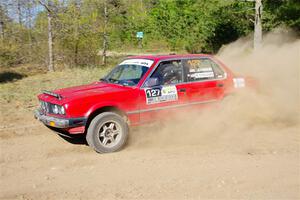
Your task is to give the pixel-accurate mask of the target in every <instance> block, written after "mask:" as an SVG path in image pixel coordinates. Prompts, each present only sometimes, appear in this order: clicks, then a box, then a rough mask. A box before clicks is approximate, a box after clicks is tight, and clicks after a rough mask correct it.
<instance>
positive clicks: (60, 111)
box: [58, 106, 66, 115]
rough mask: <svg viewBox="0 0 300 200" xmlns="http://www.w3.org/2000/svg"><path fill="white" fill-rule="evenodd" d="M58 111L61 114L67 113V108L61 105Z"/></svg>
mask: <svg viewBox="0 0 300 200" xmlns="http://www.w3.org/2000/svg"><path fill="white" fill-rule="evenodd" d="M58 113H59V114H61V115H64V114H66V111H65V108H64V107H63V106H60V109H59V110H58Z"/></svg>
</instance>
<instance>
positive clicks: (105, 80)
mask: <svg viewBox="0 0 300 200" xmlns="http://www.w3.org/2000/svg"><path fill="white" fill-rule="evenodd" d="M100 81H103V82H108V80H107V79H106V78H100Z"/></svg>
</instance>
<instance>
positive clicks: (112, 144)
mask: <svg viewBox="0 0 300 200" xmlns="http://www.w3.org/2000/svg"><path fill="white" fill-rule="evenodd" d="M112 124H114V125H112ZM111 127H112V128H111ZM128 132H129V128H128V124H127V123H126V121H125V120H124V118H123V117H122V116H120V115H118V114H116V113H113V112H104V113H100V114H99V115H97V116H96V117H95V118H94V119H93V120H92V121H91V123H90V125H89V128H88V130H87V134H86V141H87V143H88V145H89V146H90V147H92V148H93V149H94V150H95V151H96V152H98V153H110V152H115V151H118V150H120V149H121V148H122V147H123V146H124V145H125V143H126V140H127V137H128Z"/></svg>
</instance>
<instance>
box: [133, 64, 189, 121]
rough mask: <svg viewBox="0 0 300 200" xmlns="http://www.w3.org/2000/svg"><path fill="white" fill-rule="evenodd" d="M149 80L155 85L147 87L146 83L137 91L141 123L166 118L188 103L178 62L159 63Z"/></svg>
mask: <svg viewBox="0 0 300 200" xmlns="http://www.w3.org/2000/svg"><path fill="white" fill-rule="evenodd" d="M150 78H151V79H156V80H157V84H155V85H152V86H151V85H150V86H147V81H146V84H144V86H143V87H141V89H140V91H139V93H140V94H139V102H140V121H141V123H146V122H150V121H154V120H160V119H163V118H168V117H169V116H170V115H171V114H172V113H173V112H175V111H176V110H178V109H179V108H181V107H183V105H184V104H186V103H188V96H187V88H186V85H185V83H184V81H183V80H184V79H183V68H182V65H181V61H180V60H172V61H163V62H161V63H160V64H159V65H158V67H157V68H156V70H155V71H154V73H153V74H152V75H151V76H150ZM148 80H149V79H148Z"/></svg>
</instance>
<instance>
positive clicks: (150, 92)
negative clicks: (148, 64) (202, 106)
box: [145, 85, 178, 104]
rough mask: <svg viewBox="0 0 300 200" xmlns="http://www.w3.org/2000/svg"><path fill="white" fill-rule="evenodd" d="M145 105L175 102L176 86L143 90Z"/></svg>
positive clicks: (176, 97)
mask: <svg viewBox="0 0 300 200" xmlns="http://www.w3.org/2000/svg"><path fill="white" fill-rule="evenodd" d="M145 94H146V103H147V104H155V103H163V102H168V101H177V99H178V96H177V89H176V86H174V85H173V86H160V87H155V88H148V89H145Z"/></svg>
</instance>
